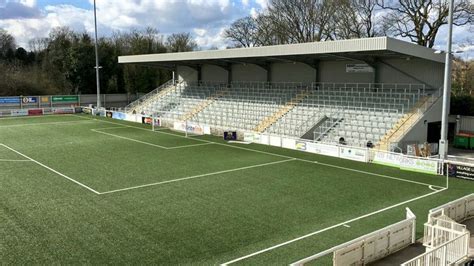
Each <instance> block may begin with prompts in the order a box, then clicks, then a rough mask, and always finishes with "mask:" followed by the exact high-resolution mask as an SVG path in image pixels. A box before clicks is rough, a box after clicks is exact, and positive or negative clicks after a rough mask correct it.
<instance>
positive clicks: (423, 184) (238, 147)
mask: <svg viewBox="0 0 474 266" xmlns="http://www.w3.org/2000/svg"><path fill="white" fill-rule="evenodd" d="M78 117H81V116H78ZM81 118H82V117H81ZM84 119H91V118H84ZM97 121H100V122H104V123H109V124H116V125H124V124H121V123H116V122H112V121H105V120H97ZM124 126H127V127H132V128H137V129H142V130H150V129H146V128H141V127H135V126H130V125H124ZM156 133H158V134H165V135H171V136H175V137H179V138H186V137H185V136H182V135H177V134H172V133H168V132H156ZM194 140H196V141H201V142H207V143H213V144H216V145H221V146H226V147H231V148H234V149H241V150H246V151H252V152H257V153H262V154H267V155H273V156H278V157H282V158H288V159H290V158H291V159H296V160H298V161H302V162H308V163H313V164H320V165H324V166H328V167H333V168H338V169H343V170H347V171H352V172H357V173H361V174H367V175H372V176H378V177H383V178H387V179H393V180H398V181H402V182H408V183H412V184H418V185H422V186H427V187H429V186H433V187H436V188H439V189H444V188H443V187H440V186H436V185H431V184H428V183H423V182H418V181H413V180H409V179H403V178H398V177H393V176H388V175H382V174H376V173H371V172H366V171H362V170H356V169H352V168H347V167H342V166H337V165H332V164H327V163H320V162H315V161H310V160H305V159H301V158H296V157H291V156H286V155H281V154H277V153H271V152H265V151H260V150H254V149H249V148H244V147H240V146H234V145H229V144H225V143H219V142H213V141H208V140H203V139H199V138H196V139H194Z"/></svg>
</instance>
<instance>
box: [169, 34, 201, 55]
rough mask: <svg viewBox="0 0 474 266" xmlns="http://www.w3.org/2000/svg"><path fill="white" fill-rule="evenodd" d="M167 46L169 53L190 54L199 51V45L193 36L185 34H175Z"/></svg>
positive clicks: (170, 37)
mask: <svg viewBox="0 0 474 266" xmlns="http://www.w3.org/2000/svg"><path fill="white" fill-rule="evenodd" d="M166 46H167V47H168V51H169V52H172V53H176V52H189V51H194V50H196V49H197V43H196V41H195V40H194V39H193V37H192V36H191V34H190V33H184V32H183V33H174V34H171V35H170V36H168V38H167V40H166Z"/></svg>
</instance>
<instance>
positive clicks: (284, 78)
mask: <svg viewBox="0 0 474 266" xmlns="http://www.w3.org/2000/svg"><path fill="white" fill-rule="evenodd" d="M271 69H272V72H271V73H272V74H271V80H272V82H303V83H311V82H315V81H316V70H315V69H314V68H312V67H310V66H308V65H306V64H302V63H275V64H272V66H271Z"/></svg>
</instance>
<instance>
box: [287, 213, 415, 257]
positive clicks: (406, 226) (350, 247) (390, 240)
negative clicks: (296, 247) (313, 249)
mask: <svg viewBox="0 0 474 266" xmlns="http://www.w3.org/2000/svg"><path fill="white" fill-rule="evenodd" d="M406 210H407V213H406V219H405V220H403V221H400V222H398V223H395V224H392V225H390V226H387V227H385V228H382V229H380V230H377V231H375V232H372V233H370V234H367V235H364V236H361V237H359V238H356V239H354V240H352V241H349V242H347V243H344V244H341V245H339V246H336V247H333V248H331V249H328V250H326V251H323V252H320V253H318V254H315V255H313V256H310V257H307V258H305V259H302V260H299V261H297V262H294V263H292V264H291V265H304V264H305V263H309V262H311V261H314V260H316V259H318V258H321V257H323V256H326V255H329V254H331V253H333V265H341V266H343V265H344V266H345V265H362V264H366V263H370V262H373V261H376V260H378V259H380V258H383V257H385V256H388V255H390V254H392V253H394V252H396V251H398V250H400V249H402V248H404V247H407V246H409V245H411V244H413V243H414V242H415V230H416V216H415V215H414V214H413V212H412V211H411V210H410V209H409V208H407V209H406Z"/></svg>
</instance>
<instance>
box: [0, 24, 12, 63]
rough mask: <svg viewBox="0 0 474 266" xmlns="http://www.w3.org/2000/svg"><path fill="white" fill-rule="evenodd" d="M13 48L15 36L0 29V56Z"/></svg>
mask: <svg viewBox="0 0 474 266" xmlns="http://www.w3.org/2000/svg"><path fill="white" fill-rule="evenodd" d="M14 50H15V38H14V37H13V36H12V35H11V34H10V33H8V32H7V31H5V30H3V29H0V57H4V56H5V55H6V54H7V53H8V52H9V51H10V52H13V51H14Z"/></svg>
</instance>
